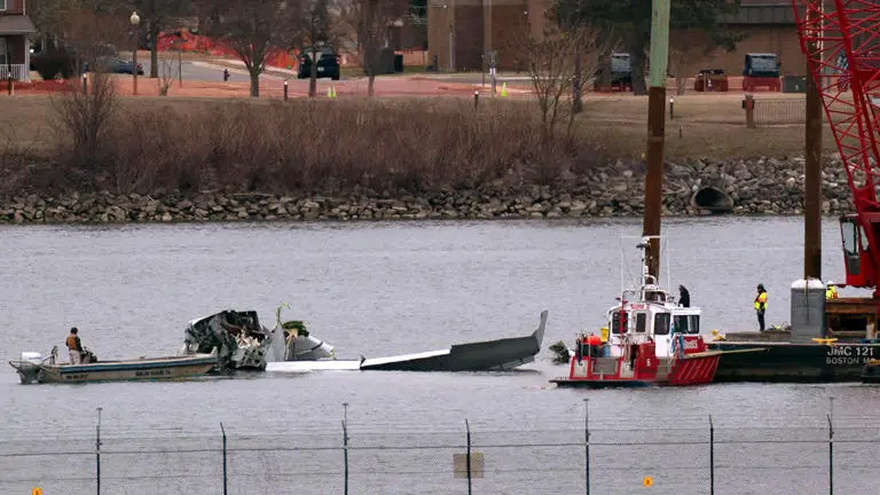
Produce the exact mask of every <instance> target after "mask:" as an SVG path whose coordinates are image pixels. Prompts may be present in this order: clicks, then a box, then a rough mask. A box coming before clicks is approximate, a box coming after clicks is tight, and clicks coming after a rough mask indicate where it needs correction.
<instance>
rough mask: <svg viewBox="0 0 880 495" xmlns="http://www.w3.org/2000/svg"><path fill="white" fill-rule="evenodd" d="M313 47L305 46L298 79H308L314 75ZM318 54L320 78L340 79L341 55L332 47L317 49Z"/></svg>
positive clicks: (301, 55)
mask: <svg viewBox="0 0 880 495" xmlns="http://www.w3.org/2000/svg"><path fill="white" fill-rule="evenodd" d="M312 50H313V48H312V47H304V48H303V49H302V52H301V53H300V57H299V67H298V68H297V71H296V77H297V79H308V78H309V77H311V75H312ZM317 55H318V67H317V68H318V78H322V77H329V78H330V79H333V80H334V81H338V80H339V55H338V54H337V53H336V50H334V49H333V48H330V47H327V46H325V47H321V48H318V50H317Z"/></svg>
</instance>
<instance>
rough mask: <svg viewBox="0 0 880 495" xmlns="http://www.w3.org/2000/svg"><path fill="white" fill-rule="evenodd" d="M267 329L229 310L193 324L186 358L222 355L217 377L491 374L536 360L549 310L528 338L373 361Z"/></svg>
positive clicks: (302, 332) (296, 331)
mask: <svg viewBox="0 0 880 495" xmlns="http://www.w3.org/2000/svg"><path fill="white" fill-rule="evenodd" d="M280 315H281V308H280V307H279V308H278V310H277V311H276V324H275V327H274V328H272V329H271V330H270V329H268V328H266V327H264V326H263V325H262V324H261V323H260V320H259V317H258V315H257V312H256V311H251V310H247V311H235V310H226V311H222V312H220V313H217V314H213V315H210V316H206V317H204V318H199V319H196V320H192V321H191V322H190V323H189V324H188V325H187V327H186V330H185V337H184V344H183V349H182V353H183V354H198V353H206V352H211V350H213V349H214V348H216V349H217V350H218V354H217V357H218V365H217V369H216V370H214V371H215V372H221V373H229V372H234V371H238V370H252V371H278V372H301V371H323V370H355V371H356V370H397V371H492V370H508V369H513V368H516V367H518V366H520V365H523V364H526V363H530V362H532V361H534V360H535V355H536V354H537V353H538V351H540V350H541V342H542V341H543V340H544V328H545V327H546V324H547V311H546V310H545V311H543V312H542V313H541V318H540V322H539V324H538V328H537V329H536V330H535V331H534V332H532V333H531V335H528V336H525V337H513V338H505V339H497V340H489V341H484V342H472V343H464V344H455V345H452V346H451V347H449V348H448V349H443V350H438V351H430V352H423V353H418V354H405V355H400V356H392V357H382V358H373V359H368V358H364V357H363V356H362V357H361V358H360V359H351V360H339V359H336V353H335V348H334V347H333V346H331V345H329V344H327V343H326V342H324V341H323V340H321V339H318V338H316V337H314V336H312V335H311V334H310V333H309V331H308V330H307V329H306V327H305V325H304V324H303V322H301V321H287V322H284V323H282V322H281V317H280Z"/></svg>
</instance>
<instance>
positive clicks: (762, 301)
mask: <svg viewBox="0 0 880 495" xmlns="http://www.w3.org/2000/svg"><path fill="white" fill-rule="evenodd" d="M755 312H756V313H757V314H758V331H759V332H763V331H764V313H766V312H767V289H765V288H764V284H758V295H757V296H755Z"/></svg>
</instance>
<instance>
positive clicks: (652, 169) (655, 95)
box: [643, 0, 670, 280]
mask: <svg viewBox="0 0 880 495" xmlns="http://www.w3.org/2000/svg"><path fill="white" fill-rule="evenodd" d="M653 3H654V5H653V9H652V15H651V71H650V77H649V82H650V87H649V88H648V164H647V165H648V171H647V174H646V176H645V218H644V226H643V235H644V236H645V237H647V238H648V239H649V240H648V249H647V250H646V257H647V260H646V263H647V265H648V274H649V275H651V276H653V277H654V278H655V279H658V280H659V277H660V237H659V236H660V216H661V214H662V212H663V141H664V139H665V132H666V131H665V124H666V122H665V120H666V64H667V61H668V59H669V4H670V0H653Z"/></svg>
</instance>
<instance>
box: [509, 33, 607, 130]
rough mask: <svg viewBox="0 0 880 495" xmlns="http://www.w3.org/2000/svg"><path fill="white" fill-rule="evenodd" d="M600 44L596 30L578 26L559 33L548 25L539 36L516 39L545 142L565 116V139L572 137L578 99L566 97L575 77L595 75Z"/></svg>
mask: <svg viewBox="0 0 880 495" xmlns="http://www.w3.org/2000/svg"><path fill="white" fill-rule="evenodd" d="M602 43H603V41H602V39H600V37H599V36H598V35H597V30H596V29H595V28H592V27H581V26H575V27H571V28H570V29H566V30H562V29H561V28H560V27H559V26H558V25H552V24H551V25H549V26H548V27H547V28H545V29H544V31H543V33H542V35H541V36H540V37H539V36H533V35H532V34H531V33H529V32H527V31H524V32H523V33H522V34H521V36H520V37H519V43H518V45H519V50H520V53H521V54H522V56H523V59H524V61H525V63H526V66H527V70H528V73H529V77H530V79H531V81H532V86H533V88H534V90H535V93H536V95H537V99H538V107H539V108H540V110H541V129H542V133H543V139H544V140H545V142H548V141H550V140H552V138H553V137H554V136H555V133H556V127H557V124H558V123H559V122H560V119H562V118H566V117H567V118H568V127H567V129H566V136H567V137H571V133H572V129H573V124H574V116H575V113H577V112H578V111H579V109H578V108H577V107H576V105H577V104H578V103H577V102H578V101H579V98H574V97H572V98H566V96H568V95H569V94H572V87H573V85H574V84H575V81H576V79H579V77H578V78H576V76H579V75H580V74H593V73H595V71H596V68H597V67H598V58H599V54H600V53H602V52H603V47H602V46H601V44H602ZM578 84H579V83H578Z"/></svg>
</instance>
